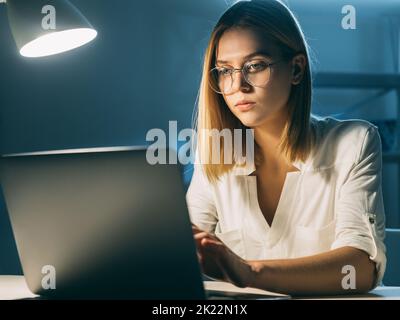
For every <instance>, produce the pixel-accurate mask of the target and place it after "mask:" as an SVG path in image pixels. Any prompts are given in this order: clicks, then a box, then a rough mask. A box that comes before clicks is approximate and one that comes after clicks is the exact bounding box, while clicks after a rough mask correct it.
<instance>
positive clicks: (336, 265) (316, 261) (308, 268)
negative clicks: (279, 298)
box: [247, 247, 376, 295]
mask: <svg viewBox="0 0 400 320" xmlns="http://www.w3.org/2000/svg"><path fill="white" fill-rule="evenodd" d="M247 263H248V264H249V265H250V267H251V277H250V278H249V280H248V282H247V285H248V286H251V287H257V288H260V289H265V290H270V291H277V292H284V293H289V294H292V295H309V294H344V293H362V292H367V291H369V290H371V289H372V288H373V285H374V283H375V277H376V276H375V263H374V262H373V261H371V260H370V259H369V257H368V254H367V253H365V252H364V251H362V250H359V249H356V248H352V247H343V248H338V249H335V250H332V251H328V252H324V253H321V254H317V255H313V256H308V257H303V258H296V259H283V260H264V261H248V262H247ZM348 265H349V266H352V267H354V269H352V270H354V271H355V272H354V273H353V274H354V277H355V288H354V289H352V288H351V289H347V290H346V289H345V288H346V286H344V287H345V288H344V287H343V284H342V283H343V282H344V283H348V281H347V278H349V277H351V276H352V272H353V271H349V270H348V269H347V268H344V269H343V267H345V266H348ZM342 272H344V273H342ZM345 277H346V278H345Z"/></svg>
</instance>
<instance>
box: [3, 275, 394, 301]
mask: <svg viewBox="0 0 400 320" xmlns="http://www.w3.org/2000/svg"><path fill="white" fill-rule="evenodd" d="M35 297H36V296H35V295H34V294H33V293H32V292H30V291H29V289H28V286H27V285H26V282H25V278H24V277H23V276H0V300H18V299H30V298H35ZM307 299H314V300H315V299H316V300H321V299H335V300H336V299H340V300H342V299H343V300H354V299H357V300H400V287H378V288H376V289H375V290H372V291H371V292H369V293H367V294H365V295H349V296H335V297H312V298H307Z"/></svg>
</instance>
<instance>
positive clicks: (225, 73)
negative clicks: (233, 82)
mask: <svg viewBox="0 0 400 320" xmlns="http://www.w3.org/2000/svg"><path fill="white" fill-rule="evenodd" d="M230 73H231V69H228V68H221V69H219V70H218V74H219V75H220V76H228V75H230Z"/></svg>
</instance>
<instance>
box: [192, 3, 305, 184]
mask: <svg viewBox="0 0 400 320" xmlns="http://www.w3.org/2000/svg"><path fill="white" fill-rule="evenodd" d="M231 28H245V29H252V30H255V31H257V32H258V33H259V34H260V35H261V36H266V37H268V39H271V40H272V41H273V43H274V44H275V45H276V46H277V47H278V48H279V49H280V51H281V53H282V56H283V57H284V58H287V59H291V58H292V57H294V56H295V55H296V54H304V56H305V57H306V59H307V64H306V68H305V72H304V75H303V78H302V81H301V82H300V83H299V84H297V85H295V86H292V89H291V93H290V96H289V100H288V114H289V116H288V121H287V124H286V126H285V128H284V132H283V134H282V138H281V142H280V151H281V152H282V153H283V154H284V155H285V157H286V158H287V159H288V160H289V161H291V162H294V161H297V160H302V161H304V160H305V159H306V158H307V157H308V155H309V153H310V152H311V149H312V145H313V133H312V129H311V121H310V114H311V95H312V79H311V67H310V60H309V51H308V46H307V43H306V40H305V37H304V35H303V32H302V30H301V27H300V25H299V23H298V21H297V19H296V18H295V17H294V15H293V14H292V13H291V11H290V10H289V9H288V8H287V7H286V6H285V5H284V4H283V3H281V2H280V1H278V0H258V1H239V2H237V3H236V4H234V5H233V6H232V7H230V8H229V9H228V10H227V11H226V12H225V13H224V14H223V15H222V16H221V18H220V19H219V21H218V22H217V24H216V26H215V27H214V29H213V31H212V33H211V36H210V40H209V43H208V46H207V49H206V51H205V55H204V64H203V71H202V80H201V84H200V90H199V95H198V104H197V107H198V108H197V119H196V123H195V129H196V130H197V132H198V133H199V132H201V131H203V132H204V131H209V130H212V129H217V130H220V131H221V130H223V129H229V130H231V131H232V132H233V130H234V129H244V130H242V133H243V137H242V141H243V150H245V148H246V139H245V137H244V135H245V132H246V130H245V129H248V128H247V127H246V126H245V125H243V124H242V123H241V122H240V120H239V119H238V118H236V117H235V116H234V114H233V113H232V112H231V111H230V109H229V108H228V106H227V105H226V103H225V101H224V98H223V96H222V95H221V94H218V93H216V92H215V91H213V90H212V89H211V88H210V86H209V81H210V79H209V77H210V73H209V71H210V70H211V69H212V68H214V67H215V59H216V48H217V45H218V42H219V40H220V38H221V37H222V35H223V33H224V32H225V31H227V30H229V29H231ZM203 129H206V130H203ZM197 147H198V152H199V156H200V159H202V163H203V168H204V171H205V174H206V176H207V178H208V179H209V180H210V181H216V180H218V179H219V177H220V176H221V175H223V174H224V173H226V172H228V171H229V170H231V169H232V168H233V167H234V166H235V165H238V164H237V163H235V161H233V163H232V164H224V158H225V157H226V156H227V155H225V154H224V149H225V148H224V147H223V144H221V145H220V161H219V164H212V163H211V161H209V160H210V159H211V156H212V152H211V148H212V146H211V138H210V137H209V136H206V135H201V134H199V135H198V141H197ZM257 151H258V146H257V145H255V159H256V163H257V162H259V161H260V159H261V158H260V153H259V152H257ZM232 152H233V150H232ZM231 156H232V155H230V157H231ZM232 159H233V157H232ZM204 160H205V161H204Z"/></svg>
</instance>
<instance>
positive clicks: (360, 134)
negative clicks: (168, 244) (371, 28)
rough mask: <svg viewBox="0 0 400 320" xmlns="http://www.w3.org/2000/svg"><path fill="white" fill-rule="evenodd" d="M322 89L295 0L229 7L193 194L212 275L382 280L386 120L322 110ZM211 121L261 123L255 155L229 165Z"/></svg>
mask: <svg viewBox="0 0 400 320" xmlns="http://www.w3.org/2000/svg"><path fill="white" fill-rule="evenodd" d="M311 89H312V84H311V71H310V61H309V54H308V49H307V44H306V41H305V38H304V36H303V33H302V31H301V28H300V26H299V24H298V22H297V20H296V18H295V17H294V16H293V14H292V13H291V12H290V10H289V9H288V8H287V7H286V6H285V5H284V4H282V3H281V2H279V1H278V0H264V1H262V0H259V1H240V2H238V3H236V4H235V5H233V6H232V7H230V8H229V9H228V10H227V11H226V12H225V13H224V14H223V15H222V17H221V18H220V20H219V21H218V23H217V25H216V26H215V28H214V30H213V32H212V34H211V38H210V41H209V45H208V47H207V50H206V53H205V58H204V68H203V77H202V82H201V87H200V94H199V101H198V116H197V130H198V137H199V138H198V143H197V145H198V148H197V151H198V152H197V153H198V154H197V155H196V156H197V158H198V159H201V161H200V162H201V163H200V164H195V168H194V172H193V177H192V181H191V184H190V186H189V189H188V192H187V202H188V206H189V212H190V215H191V219H192V222H193V232H194V236H195V239H196V244H197V249H198V255H199V259H200V262H201V265H202V268H203V272H204V273H205V274H206V275H208V276H210V277H212V278H215V279H220V280H226V281H231V282H232V283H234V284H236V285H238V286H242V287H243V286H251V287H256V288H261V289H265V290H270V291H277V292H285V293H290V294H337V293H355V292H366V291H368V290H370V289H372V288H373V287H374V286H376V285H377V284H378V283H379V282H380V281H381V279H382V277H383V274H384V270H385V264H386V257H385V246H384V244H383V238H384V209H383V202H382V191H381V145H380V138H379V135H378V131H377V128H376V127H375V126H373V125H371V124H370V123H368V122H366V121H361V120H347V121H339V120H336V119H333V118H325V119H320V118H316V117H314V116H311V114H310V108H311V91H312V90H311ZM204 129H206V130H207V129H208V130H210V129H217V130H223V129H229V130H231V131H233V130H234V129H243V130H244V129H253V130H254V131H253V134H254V145H255V148H254V150H255V156H254V159H255V161H253V162H252V161H247V162H246V163H245V164H244V165H243V164H239V163H235V161H233V163H232V164H229V163H228V164H226V163H225V162H226V161H224V159H225V157H226V156H227V155H226V154H224V143H225V142H226V141H225V140H224V141H223V142H224V143H221V145H220V149H221V150H218V151H220V160H221V161H220V162H219V164H215V163H212V161H207V160H209V159H210V157H211V154H212V151H211V150H212V146H211V142H210V139H209V137H208V136H207V135H204V134H203V135H202V134H200V133H201V132H200V131H202V130H204ZM232 152H233V151H232ZM246 156H248V155H246ZM233 158H234V157H233ZM204 159H206V161H204Z"/></svg>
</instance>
